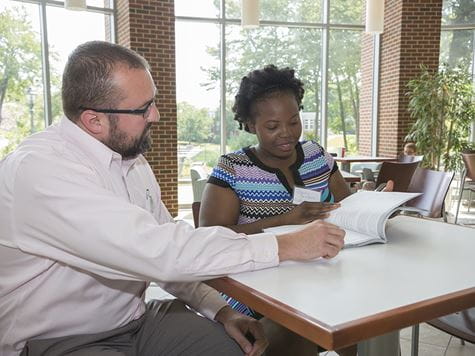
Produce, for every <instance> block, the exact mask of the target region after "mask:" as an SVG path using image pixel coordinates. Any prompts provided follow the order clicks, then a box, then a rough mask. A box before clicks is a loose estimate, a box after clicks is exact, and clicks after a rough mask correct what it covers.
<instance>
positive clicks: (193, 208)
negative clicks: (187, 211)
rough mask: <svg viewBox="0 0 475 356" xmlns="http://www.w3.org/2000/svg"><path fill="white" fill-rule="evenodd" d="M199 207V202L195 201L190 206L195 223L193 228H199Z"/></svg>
mask: <svg viewBox="0 0 475 356" xmlns="http://www.w3.org/2000/svg"><path fill="white" fill-rule="evenodd" d="M200 207H201V202H199V201H195V202H193V203H192V204H191V211H192V213H193V222H194V223H195V227H198V226H200Z"/></svg>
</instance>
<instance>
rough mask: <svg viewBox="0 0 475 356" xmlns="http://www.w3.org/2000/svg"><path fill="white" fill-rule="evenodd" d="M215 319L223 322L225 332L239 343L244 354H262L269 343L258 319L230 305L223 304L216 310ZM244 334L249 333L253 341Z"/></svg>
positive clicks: (252, 355)
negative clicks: (222, 306)
mask: <svg viewBox="0 0 475 356" xmlns="http://www.w3.org/2000/svg"><path fill="white" fill-rule="evenodd" d="M215 320H216V321H218V322H220V323H221V324H223V326H224V329H225V330H226V332H227V333H228V334H229V336H231V337H232V338H233V339H234V340H235V341H236V342H237V343H238V344H239V346H240V347H241V349H242V350H243V351H244V353H245V354H246V355H249V356H257V355H262V354H263V353H264V350H265V349H266V348H267V345H268V344H269V342H268V341H267V339H266V337H265V335H264V329H263V328H262V325H261V323H259V321H257V320H255V319H253V318H251V317H248V316H246V315H243V314H241V313H238V312H237V311H235V310H233V309H232V308H231V307H230V306H225V307H224V308H222V309H221V310H220V311H218V313H217V314H216V317H215ZM246 334H248V335H251V336H252V338H254V341H253V342H251V341H249V340H248V339H247V337H246Z"/></svg>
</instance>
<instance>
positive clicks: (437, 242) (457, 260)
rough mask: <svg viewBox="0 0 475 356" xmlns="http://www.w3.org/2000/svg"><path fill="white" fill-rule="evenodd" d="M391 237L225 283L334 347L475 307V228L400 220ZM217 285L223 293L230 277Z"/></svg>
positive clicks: (391, 229)
mask: <svg viewBox="0 0 475 356" xmlns="http://www.w3.org/2000/svg"><path fill="white" fill-rule="evenodd" d="M387 235H388V243H387V244H375V245H370V246H363V247H357V248H350V249H346V250H343V251H341V252H340V254H339V255H338V256H337V257H336V258H334V259H332V260H323V259H321V260H317V261H313V262H307V263H293V262H290V263H283V264H281V265H280V266H279V267H275V268H270V269H267V270H262V271H256V272H248V273H242V274H238V275H232V276H230V277H229V278H225V279H224V282H225V283H224V284H226V280H227V282H232V284H233V287H234V288H235V287H236V286H238V287H237V289H238V291H237V294H236V296H239V297H241V299H243V298H242V296H243V295H241V292H242V291H243V290H244V291H246V290H247V291H248V292H249V291H250V292H251V293H250V295H249V296H247V297H246V296H245V294H246V293H244V299H245V300H244V299H243V300H242V301H243V302H247V303H248V304H249V305H250V306H251V307H254V308H256V309H257V310H258V311H260V312H262V313H263V314H264V315H268V316H269V317H271V318H272V319H275V320H276V321H278V322H282V323H283V324H284V323H285V322H288V321H289V320H290V319H292V318H295V319H296V320H294V321H296V323H295V324H293V321H292V320H290V324H292V325H288V327H290V328H292V329H293V330H294V331H297V332H299V333H301V334H303V335H304V336H306V337H308V338H310V339H311V338H312V335H313V334H315V339H314V340H318V343H319V344H321V345H322V346H324V347H327V348H332V349H334V348H338V347H340V346H342V345H348V344H350V343H352V342H357V341H361V340H363V339H365V338H368V337H372V336H377V335H380V334H383V333H385V332H389V331H393V330H397V329H400V328H402V327H406V326H409V325H412V324H415V323H418V322H421V321H426V320H430V319H433V318H435V317H438V316H441V315H444V314H449V313H451V312H455V311H458V310H461V309H464V308H467V307H473V306H475V229H471V228H467V227H461V226H457V225H452V224H444V223H440V222H435V221H429V220H423V219H417V218H412V217H406V216H398V217H396V218H394V219H392V220H390V221H389V222H388V227H387ZM215 281H218V283H217V284H215V283H214V281H213V282H212V283H211V284H212V285H213V286H215V287H216V288H218V289H223V288H221V287H222V285H221V283H220V282H222V281H223V279H222V280H221V281H219V280H215ZM226 287H227V286H226ZM231 289H233V288H231ZM240 289H241V290H240ZM223 290H224V289H223ZM224 291H225V292H227V293H229V294H231V295H233V293H234V291H233V290H230V289H228V288H226V290H224ZM254 299H256V300H254ZM250 303H252V304H250ZM253 304H254V305H253ZM274 312H276V314H275V315H274V314H273V313H274ZM266 313H267V314H266ZM302 328H303V329H302ZM309 328H310V329H311V328H313V330H310V329H309ZM340 338H341V340H339V339H340Z"/></svg>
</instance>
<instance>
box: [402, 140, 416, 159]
mask: <svg viewBox="0 0 475 356" xmlns="http://www.w3.org/2000/svg"><path fill="white" fill-rule="evenodd" d="M416 151H417V147H416V144H415V143H414V142H408V143H406V144H405V145H404V154H405V155H406V156H415V155H416Z"/></svg>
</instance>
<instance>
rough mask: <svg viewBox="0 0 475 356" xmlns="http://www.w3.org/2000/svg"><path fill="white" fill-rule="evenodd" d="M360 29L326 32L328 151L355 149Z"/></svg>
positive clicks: (350, 150)
mask: <svg viewBox="0 0 475 356" xmlns="http://www.w3.org/2000/svg"><path fill="white" fill-rule="evenodd" d="M361 35H362V33H361V32H360V31H349V30H333V31H330V45H329V51H330V52H329V68H328V137H327V139H328V144H327V150H328V151H329V152H337V149H338V148H339V147H345V149H346V152H348V153H349V154H356V153H357V152H358V147H357V143H358V127H359V92H360V80H361V75H360V69H361Z"/></svg>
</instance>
